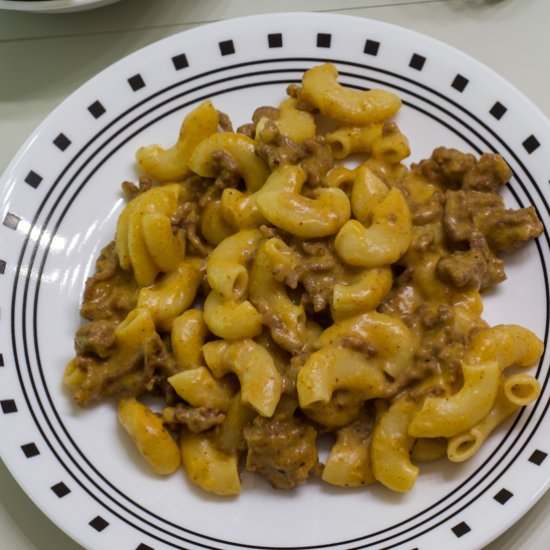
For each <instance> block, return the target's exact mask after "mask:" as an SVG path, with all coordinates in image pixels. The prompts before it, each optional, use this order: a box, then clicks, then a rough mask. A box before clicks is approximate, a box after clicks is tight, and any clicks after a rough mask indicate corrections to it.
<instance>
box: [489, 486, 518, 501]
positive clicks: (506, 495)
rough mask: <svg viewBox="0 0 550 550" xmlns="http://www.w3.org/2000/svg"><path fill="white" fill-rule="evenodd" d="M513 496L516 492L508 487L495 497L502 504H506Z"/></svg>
mask: <svg viewBox="0 0 550 550" xmlns="http://www.w3.org/2000/svg"><path fill="white" fill-rule="evenodd" d="M513 496H514V493H512V492H511V491H508V489H501V490H500V491H499V492H498V493H497V494H496V495H495V496H494V497H493V498H494V499H495V500H496V501H497V502H498V503H500V504H506V503H507V502H508V501H509V500H510V499H511V498H512V497H513Z"/></svg>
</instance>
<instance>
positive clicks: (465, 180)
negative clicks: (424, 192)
mask: <svg viewBox="0 0 550 550" xmlns="http://www.w3.org/2000/svg"><path fill="white" fill-rule="evenodd" d="M412 170H413V171H414V172H416V173H418V174H420V175H421V176H423V177H424V178H425V179H426V180H427V181H429V182H430V183H434V184H436V185H438V186H439V187H441V188H443V189H444V188H447V189H465V190H471V191H482V192H485V193H495V192H497V191H498V190H499V188H500V186H501V185H503V184H505V183H506V182H507V181H508V180H509V179H510V178H511V177H512V171H511V170H510V167H509V166H508V165H507V164H506V162H505V160H504V159H503V158H502V157H501V156H500V155H496V154H494V153H483V154H482V155H481V157H480V158H479V160H478V159H476V158H475V157H474V155H472V154H470V153H463V152H462V151H457V150H456V149H448V148H446V147H438V148H437V149H434V151H433V153H432V156H431V157H430V158H429V159H426V160H423V161H421V162H420V163H418V164H414V165H413V166H412Z"/></svg>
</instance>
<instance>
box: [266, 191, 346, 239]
mask: <svg viewBox="0 0 550 550" xmlns="http://www.w3.org/2000/svg"><path fill="white" fill-rule="evenodd" d="M256 203H257V205H258V208H259V209H260V212H261V213H262V214H263V216H264V217H265V218H266V219H267V220H268V221H269V222H270V223H272V224H273V225H274V226H276V227H278V228H280V229H283V230H284V231H287V232H288V233H292V234H293V235H296V236H298V237H301V238H303V239H313V238H317V237H327V236H329V235H333V234H335V233H336V232H337V231H338V230H339V229H340V228H341V227H342V226H343V225H344V224H345V223H346V222H347V221H348V220H349V217H350V203H349V199H348V197H347V195H346V194H345V193H344V191H342V190H341V189H338V188H337V187H328V188H320V189H318V190H317V198H315V199H311V198H309V197H305V196H303V195H298V194H297V193H289V192H282V193H278V192H277V193H276V192H268V193H263V194H262V195H261V196H260V197H258V198H257V199H256Z"/></svg>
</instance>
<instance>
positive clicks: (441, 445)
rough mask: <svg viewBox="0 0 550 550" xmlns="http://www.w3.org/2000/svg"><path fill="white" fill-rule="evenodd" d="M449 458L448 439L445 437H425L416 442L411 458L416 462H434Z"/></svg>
mask: <svg viewBox="0 0 550 550" xmlns="http://www.w3.org/2000/svg"><path fill="white" fill-rule="evenodd" d="M445 456H447V439H446V438H445V437H434V438H428V437H423V438H420V439H417V440H416V441H415V442H414V445H413V448H412V449H411V458H412V460H414V461H415V462H432V461H434V460H439V459H441V458H444V457H445Z"/></svg>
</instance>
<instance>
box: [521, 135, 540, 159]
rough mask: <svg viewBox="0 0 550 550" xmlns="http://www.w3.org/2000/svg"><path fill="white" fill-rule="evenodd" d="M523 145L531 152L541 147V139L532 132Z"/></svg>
mask: <svg viewBox="0 0 550 550" xmlns="http://www.w3.org/2000/svg"><path fill="white" fill-rule="evenodd" d="M522 145H523V148H524V149H525V150H526V151H527V152H528V153H529V154H531V153H532V152H533V151H535V150H536V149H538V148H539V147H540V143H539V140H538V139H537V138H536V137H535V136H534V135H532V134H531V135H530V136H529V137H528V138H527V139H526V140H525V141H524V142H523V143H522Z"/></svg>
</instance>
